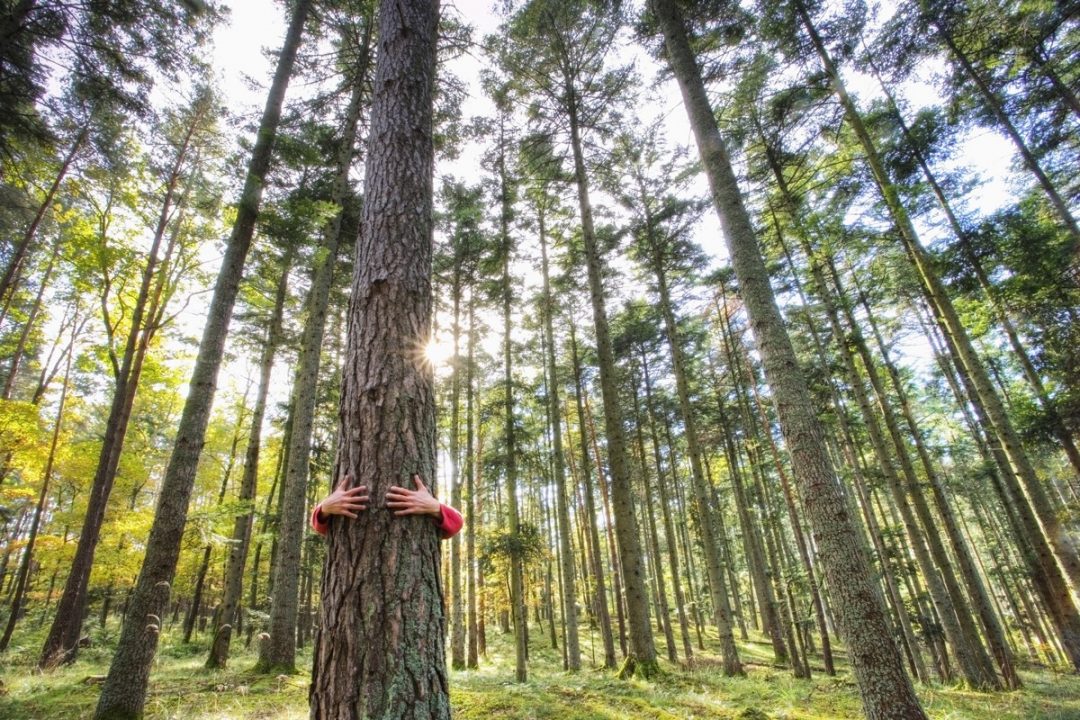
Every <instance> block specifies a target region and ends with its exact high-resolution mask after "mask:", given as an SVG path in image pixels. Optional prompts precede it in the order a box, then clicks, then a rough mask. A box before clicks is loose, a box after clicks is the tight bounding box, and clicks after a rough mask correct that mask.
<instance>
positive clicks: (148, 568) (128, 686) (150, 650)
mask: <svg viewBox="0 0 1080 720" xmlns="http://www.w3.org/2000/svg"><path fill="white" fill-rule="evenodd" d="M311 6H312V0H299V2H297V4H296V6H295V7H294V8H293V14H292V19H291V21H290V23H289V29H288V32H287V34H286V39H285V43H284V45H283V46H282V50H281V54H280V56H279V57H278V65H277V69H276V71H275V73H274V80H273V83H272V84H271V87H270V93H269V96H268V97H267V101H266V108H265V109H264V111H263V117H262V120H261V122H260V124H259V132H258V136H257V138H256V141H255V147H254V148H253V150H252V157H251V161H250V163H249V165H248V169H247V177H246V179H245V183H244V190H243V193H242V195H241V198H240V204H239V210H238V213H237V217H236V221H235V223H234V224H233V230H232V235H231V236H230V238H229V242H228V243H227V245H226V249H225V256H224V257H223V258H222V264H221V271H220V272H219V274H218V279H217V282H216V284H215V286H214V294H213V298H212V299H211V301H210V309H209V312H208V317H207V323H206V327H205V329H204V330H203V338H202V341H201V342H200V344H199V353H198V356H197V357H196V360H195V368H194V370H193V372H192V376H191V386H190V391H189V392H188V396H187V401H186V402H185V403H184V411H183V414H182V415H181V418H180V423H179V427H178V429H177V436H176V444H175V446H174V447H173V452H172V455H171V457H170V458H169V464H168V467H167V468H166V470H165V477H164V479H163V481H162V486H161V494H160V499H159V501H158V505H157V508H156V510H155V512H154V524H153V526H152V527H151V530H150V537H149V540H148V542H147V548H146V555H145V559H144V560H143V566H142V570H141V571H140V573H139V579H138V581H137V583H136V586H135V590H134V592H133V593H132V596H131V602H130V604H129V606H128V612H127V619H126V621H125V623H124V629H123V631H122V633H121V636H120V642H119V644H118V646H117V650H116V654H115V655H114V656H113V661H112V665H111V666H110V668H109V674H108V677H107V678H106V680H105V684H104V686H103V687H102V691H101V698H100V700H99V701H98V707H97V710H96V712H95V720H120V719H121V718H138V717H140V716H141V715H142V711H143V705H144V703H145V700H146V685H147V682H148V680H149V676H150V665H151V663H152V662H153V659H154V654H155V652H156V651H157V640H158V633H157V632H156V631H150V630H149V629H148V628H149V627H155V623H153V622H150V620H151V617H150V616H156V617H158V618H160V615H158V613H159V612H160V611H161V610H160V608H161V607H162V606H164V605H165V603H167V600H168V596H169V592H170V589H171V585H172V581H173V577H174V576H175V574H176V562H177V559H178V558H179V554H180V544H181V540H182V539H183V534H184V526H185V525H186V524H187V511H188V503H189V500H190V498H191V492H192V489H193V487H194V483H195V472H196V469H197V467H198V463H199V457H200V455H201V454H202V447H203V443H204V440H205V437H206V427H207V423H208V422H209V419H210V408H211V405H212V403H213V398H214V392H215V390H216V385H217V375H218V369H219V368H220V367H221V360H222V357H223V355H224V349H225V338H226V335H227V334H228V327H229V321H230V319H231V317H232V308H233V305H234V303H235V301H236V295H237V292H238V291H239V288H240V279H241V277H242V275H243V270H244V261H245V259H246V258H247V253H248V249H249V248H250V247H251V239H252V236H253V234H254V230H255V220H256V218H257V217H258V213H259V204H260V201H261V199H262V188H263V179H264V178H265V177H266V172H267V170H268V169H269V166H270V156H271V151H272V149H273V144H274V137H275V135H276V133H277V127H278V122H279V120H280V117H281V107H282V103H283V101H284V99H285V89H286V87H287V86H288V81H289V78H290V77H291V76H292V67H293V61H294V60H295V58H296V50H297V48H298V47H299V45H300V37H301V35H302V33H303V28H304V22H305V20H306V19H307V15H308V12H309V11H310V10H311ZM144 620H145V621H144ZM156 626H157V627H160V620H159V622H158V623H157V625H156Z"/></svg>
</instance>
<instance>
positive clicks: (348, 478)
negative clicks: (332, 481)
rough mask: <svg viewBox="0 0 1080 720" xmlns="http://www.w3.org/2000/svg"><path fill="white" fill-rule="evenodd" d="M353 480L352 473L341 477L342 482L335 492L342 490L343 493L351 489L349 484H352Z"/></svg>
mask: <svg viewBox="0 0 1080 720" xmlns="http://www.w3.org/2000/svg"><path fill="white" fill-rule="evenodd" d="M352 479H353V477H352V473H345V474H344V475H343V476H342V477H341V481H340V482H338V484H337V487H336V488H334V489H335V490H342V491H344V490H346V489H347V488H348V487H349V483H351V482H352Z"/></svg>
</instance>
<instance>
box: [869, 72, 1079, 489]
mask: <svg viewBox="0 0 1080 720" xmlns="http://www.w3.org/2000/svg"><path fill="white" fill-rule="evenodd" d="M871 68H872V69H873V64H872V63H871ZM874 75H875V77H877V80H878V84H879V85H880V86H881V89H882V92H884V93H885V96H886V98H888V100H889V106H890V108H891V110H892V114H893V116H894V117H895V118H896V120H897V122H898V123H899V125H900V130H901V132H902V133H903V135H904V139H905V140H907V143H908V147H909V149H910V150H911V152H912V155H913V156H914V158H915V161H916V163H918V165H919V168H920V169H921V170H922V173H923V177H925V178H926V182H927V184H928V185H929V186H930V189H931V190H932V191H933V193H934V198H935V199H936V200H937V201H938V205H940V206H941V210H942V212H943V213H944V214H945V218H946V220H948V222H949V227H950V228H951V229H952V232H953V235H954V236H955V237H956V242H957V244H958V245H959V246H960V250H961V251H962V252H963V253H964V257H965V258H967V261H968V262H969V263H970V264H971V271H972V273H974V275H975V279H976V281H977V282H978V284H979V289H980V290H982V293H983V295H984V296H986V299H987V301H988V302H989V303H990V307H991V308H992V309H993V312H994V315H996V316H997V320H998V323H1000V325H1001V329H1002V330H1003V331H1004V332H1005V337H1006V338H1008V340H1009V345H1010V346H1011V347H1012V349H1013V354H1015V355H1016V360H1017V362H1018V363H1019V364H1020V369H1021V370H1022V371H1023V373H1024V378H1025V379H1027V381H1028V384H1029V385H1031V389H1032V391H1033V392H1034V393H1035V397H1036V399H1037V400H1038V401H1039V405H1041V406H1042V408H1043V411H1044V412H1045V413H1046V419H1047V420H1048V421H1049V423H1050V429H1051V431H1052V432H1053V433H1054V437H1055V438H1057V441H1058V442H1059V443H1061V446H1062V448H1063V449H1064V450H1065V455H1066V456H1067V457H1068V458H1069V462H1070V463H1071V464H1072V466H1073V470H1074V471H1075V472H1076V473H1077V475H1080V450H1078V449H1077V447H1076V443H1075V441H1074V440H1073V437H1072V434H1071V433H1070V432H1069V429H1068V428H1067V427H1066V426H1065V423H1064V421H1063V420H1062V418H1061V415H1060V414H1059V413H1058V411H1057V408H1056V407H1055V405H1054V402H1053V400H1052V399H1051V398H1050V395H1049V393H1047V391H1046V387H1045V385H1044V384H1043V381H1042V377H1040V375H1039V372H1038V370H1036V369H1035V364H1034V363H1033V362H1032V361H1031V356H1030V355H1029V354H1028V352H1027V349H1026V348H1025V347H1024V345H1023V343H1022V342H1021V341H1020V336H1019V334H1018V333H1017V331H1016V327H1015V326H1014V324H1013V322H1012V319H1011V318H1010V317H1009V313H1008V310H1007V309H1006V308H1005V307H1004V305H1002V303H1001V299H1000V298H999V297H998V294H997V290H996V289H995V288H994V286H993V284H992V283H991V282H990V278H989V277H988V276H987V274H986V270H985V269H984V268H983V265H982V261H981V260H980V259H979V256H978V254H977V253H976V252H975V248H974V247H972V242H971V237H970V235H969V233H968V232H967V231H966V230H965V229H964V227H963V226H962V225H961V224H960V220H959V218H958V217H957V216H956V213H955V212H954V211H953V208H952V204H951V203H950V202H949V199H948V197H947V196H946V195H945V190H944V188H942V187H941V183H939V182H938V180H937V176H936V175H935V174H934V172H933V170H931V168H930V164H929V163H928V162H927V160H926V158H925V157H924V155H923V153H922V151H921V150H920V148H919V143H918V141H917V140H916V139H915V138H914V136H913V135H912V133H911V129H910V128H909V127H908V124H907V122H906V121H905V120H904V117H903V115H902V114H901V113H900V108H899V106H898V105H897V103H896V99H895V98H894V97H893V95H892V93H891V92H890V91H889V88H888V85H886V83H885V82H884V81H882V80H881V77H880V76H879V75H878V74H877V70H876V69H874ZM1074 482H1075V478H1074Z"/></svg>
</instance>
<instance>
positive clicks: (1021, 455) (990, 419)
mask: <svg viewBox="0 0 1080 720" xmlns="http://www.w3.org/2000/svg"><path fill="white" fill-rule="evenodd" d="M796 8H797V9H798V12H799V15H800V17H801V18H802V22H803V25H804V26H805V28H806V31H807V33H808V34H809V36H810V39H811V41H812V42H813V44H814V47H815V48H816V49H817V52H818V55H819V56H820V58H821V61H822V65H823V67H824V68H825V71H826V73H827V74H828V75H829V77H830V79H831V80H832V83H833V89H834V91H835V92H836V95H837V97H838V98H839V100H840V102H841V104H842V105H843V108H844V115H845V119H846V120H847V122H848V124H849V125H850V127H851V129H852V131H853V132H854V133H855V135H856V137H857V138H858V140H859V143H860V145H861V146H862V148H863V151H864V154H865V156H866V160H867V163H868V164H869V166H870V170H871V173H872V174H873V177H874V181H875V183H876V184H877V186H878V189H879V191H880V192H881V195H882V198H883V199H884V201H885V204H886V206H887V207H888V209H889V212H890V214H891V215H892V218H893V221H894V222H895V223H896V226H897V229H898V230H899V233H898V234H899V236H900V239H901V241H902V244H903V246H904V249H905V251H906V253H907V255H908V258H909V259H910V260H911V262H912V264H913V265H914V267H915V269H916V272H917V274H918V276H919V280H920V283H921V285H922V288H923V293H924V295H925V297H926V299H927V302H928V303H929V305H930V307H931V308H932V309H933V312H934V316H935V317H934V319H935V322H936V323H937V324H938V325H939V326H940V327H941V328H942V330H943V331H944V333H945V335H946V337H947V338H948V339H949V341H950V348H951V349H952V351H953V352H955V354H956V357H957V360H958V361H959V363H960V365H961V366H962V367H963V370H964V373H965V374H966V376H967V378H968V379H969V380H970V382H971V384H972V387H973V389H974V392H973V393H972V396H971V397H972V400H973V402H977V403H978V404H979V405H980V406H981V407H982V412H984V413H985V415H986V421H987V427H989V428H991V429H992V430H993V432H994V434H995V435H996V436H997V438H998V440H999V442H1000V445H1001V448H1002V451H1003V453H1004V455H1005V457H1006V458H1008V464H1009V465H1010V466H1011V468H1012V469H1011V471H1009V472H1005V473H1003V475H1004V477H1003V479H1004V480H1005V481H1006V483H1008V484H1009V485H1010V486H1011V487H1010V492H1011V493H1012V494H1014V495H1016V496H1017V497H1018V498H1022V497H1025V496H1026V498H1027V502H1028V503H1030V505H1031V508H1032V510H1033V511H1034V515H1035V517H1036V518H1037V520H1038V523H1039V526H1040V528H1041V529H1042V533H1043V534H1044V535H1045V538H1046V541H1047V543H1048V544H1049V548H1051V549H1052V551H1053V557H1050V558H1046V557H1043V558H1041V559H1040V562H1042V564H1044V565H1046V566H1047V569H1048V573H1049V576H1050V580H1051V582H1052V583H1053V587H1054V588H1055V590H1054V592H1055V595H1056V596H1057V600H1056V603H1057V604H1058V605H1059V606H1060V607H1061V608H1063V611H1065V612H1068V613H1069V614H1071V615H1076V607H1075V603H1074V601H1073V598H1072V596H1071V593H1070V592H1069V588H1068V585H1067V584H1066V583H1065V581H1064V578H1062V580H1061V581H1060V582H1058V581H1057V580H1056V579H1055V578H1054V577H1053V576H1054V575H1055V574H1059V575H1060V573H1064V575H1065V577H1066V578H1068V581H1069V582H1070V583H1071V584H1072V586H1073V589H1077V588H1080V555H1078V553H1077V549H1076V546H1075V544H1074V542H1073V541H1072V540H1071V538H1069V536H1068V533H1067V532H1066V531H1065V529H1064V527H1062V524H1061V520H1060V518H1059V517H1058V515H1057V514H1056V513H1055V512H1054V508H1053V507H1052V505H1051V503H1050V500H1049V497H1048V496H1047V494H1046V490H1045V488H1044V487H1043V485H1042V482H1041V481H1040V480H1039V478H1038V476H1037V475H1036V473H1035V468H1034V467H1033V466H1032V464H1031V461H1030V459H1029V458H1028V456H1027V453H1026V452H1025V450H1024V448H1023V445H1022V444H1021V442H1020V436H1019V434H1018V433H1017V432H1016V429H1015V428H1014V427H1013V424H1012V421H1011V420H1010V419H1009V417H1008V414H1007V413H1006V411H1005V407H1004V405H1003V404H1002V402H1001V398H1000V397H998V395H997V392H996V391H995V390H994V386H993V383H992V382H991V380H990V377H989V374H988V373H987V370H986V366H985V365H984V364H983V362H982V360H981V359H980V358H979V356H978V355H977V354H976V352H975V348H974V347H973V345H972V343H971V338H970V337H969V335H968V333H967V330H966V329H965V328H964V326H963V324H962V323H961V322H960V317H959V315H958V314H957V312H956V308H955V307H954V306H953V303H952V300H951V298H950V297H949V294H948V291H947V290H946V289H945V287H944V285H943V284H942V282H941V279H940V277H938V274H937V271H936V270H935V268H934V267H933V263H932V261H931V258H930V256H929V254H928V253H927V252H926V249H925V248H924V247H923V246H922V244H921V242H920V240H919V237H918V234H917V233H916V231H915V227H914V225H913V224H912V222H911V218H910V216H909V215H908V214H907V211H906V210H905V209H904V206H903V204H902V203H901V202H900V196H899V193H898V191H897V189H896V187H895V185H893V183H892V181H891V180H890V179H889V176H888V174H887V173H886V171H885V166H884V164H883V163H882V160H881V157H880V156H879V154H878V152H877V148H876V146H875V144H874V142H873V140H872V138H871V137H870V134H869V132H868V131H867V129H866V126H865V124H864V123H863V121H862V117H861V116H860V115H859V112H858V109H857V108H856V107H855V104H854V102H853V101H852V99H851V97H850V96H849V95H848V93H847V90H846V88H845V87H844V84H843V82H842V81H841V78H840V75H839V72H838V70H837V68H836V65H835V64H834V63H833V62H832V59H831V58H830V57H829V54H828V52H827V51H826V49H825V45H824V43H823V42H822V40H821V38H820V36H819V35H818V33H817V30H816V29H815V27H814V25H813V23H812V22H811V20H810V16H809V13H808V12H807V11H806V8H805V7H804V6H803V4H802V3H801V2H799V1H798V0H796ZM1017 479H1019V481H1020V482H1019V483H1017ZM1021 485H1022V487H1023V489H1022V490H1021ZM1055 560H1056V563H1059V564H1060V573H1056V572H1055V571H1054V570H1051V569H1050V566H1051V565H1053V561H1055ZM1068 606H1072V610H1071V611H1069V610H1068V609H1067V607H1068Z"/></svg>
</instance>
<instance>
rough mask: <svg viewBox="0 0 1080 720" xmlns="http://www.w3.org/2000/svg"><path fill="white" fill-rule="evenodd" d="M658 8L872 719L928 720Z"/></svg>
mask: <svg viewBox="0 0 1080 720" xmlns="http://www.w3.org/2000/svg"><path fill="white" fill-rule="evenodd" d="M651 8H652V10H653V12H654V14H655V15H656V18H657V20H658V21H659V23H660V26H661V28H662V31H663V34H664V39H665V43H666V46H667V49H668V60H669V63H670V65H671V67H672V70H673V71H674V73H675V76H676V78H677V79H678V81H679V86H680V89H681V90H682V93H683V103H684V105H685V106H686V109H687V113H688V114H689V116H690V122H691V126H692V127H693V129H694V135H695V138H696V139H697V143H698V149H699V152H700V154H701V160H702V163H703V165H704V167H705V171H706V174H707V176H708V178H709V184H710V187H711V189H712V195H713V202H714V203H715V205H716V209H717V213H718V214H719V216H720V221H721V224H722V226H723V228H724V236H725V238H726V239H727V241H728V247H729V250H730V252H731V257H732V263H733V265H734V267H735V273H736V276H737V277H738V278H739V282H740V285H741V290H742V292H741V294H742V297H743V300H744V301H745V303H746V307H747V312H748V313H749V316H750V322H751V325H752V327H753V330H754V336H755V339H756V341H757V345H758V349H759V351H760V352H761V355H762V360H763V362H764V365H765V375H766V379H767V380H768V383H769V385H770V387H771V388H772V393H773V397H774V398H776V405H777V410H778V412H779V418H780V426H781V429H782V431H783V433H784V437H785V439H786V441H787V445H788V450H789V452H790V453H791V455H792V467H794V468H795V469H796V482H797V484H798V487H799V491H800V495H801V496H802V501H803V504H804V507H805V510H806V516H807V518H808V519H809V521H810V525H811V527H812V529H813V532H814V535H815V538H816V539H817V541H818V545H819V548H820V550H821V556H822V564H823V565H824V568H825V573H826V577H827V578H828V586H829V590H830V591H831V593H832V595H833V600H834V605H833V607H834V608H835V609H836V611H837V614H838V619H839V623H840V628H841V633H842V635H843V637H844V640H845V641H846V642H847V645H848V652H849V656H850V658H851V663H852V666H853V669H854V672H855V677H856V679H857V681H858V683H859V690H860V694H861V696H862V700H863V709H864V712H865V713H866V715H867V717H868V718H870V720H879V719H884V718H904V719H905V720H913V719H915V718H919V719H923V718H925V717H926V715H925V713H924V712H923V711H922V708H921V707H920V705H919V700H918V698H917V697H916V696H915V691H914V688H913V687H912V685H911V680H910V678H909V677H908V675H907V673H906V672H905V670H904V666H903V661H902V660H901V658H900V656H899V654H898V653H897V652H896V650H895V646H894V645H893V643H892V642H891V637H890V631H889V626H888V622H887V620H886V617H885V609H884V607H883V606H882V603H881V599H880V597H879V596H878V594H877V590H876V588H875V586H874V583H873V581H872V574H871V570H870V566H869V563H868V562H867V560H866V557H865V556H864V555H863V552H862V548H861V547H860V544H859V540H858V535H857V533H856V531H855V528H854V521H853V518H852V517H851V516H850V515H849V513H848V504H847V501H846V500H845V498H844V495H843V491H842V489H841V487H840V483H839V481H838V479H837V477H836V475H835V473H834V472H833V469H832V466H831V462H830V460H829V457H828V455H827V454H826V452H825V442H824V433H823V430H822V428H821V425H820V422H819V421H818V419H817V417H816V415H815V414H814V408H813V404H812V401H811V398H810V395H809V392H808V391H807V388H806V384H805V381H804V380H803V378H802V373H801V371H800V369H799V365H798V362H797V360H796V357H795V351H794V349H793V347H792V345H791V340H790V338H789V337H788V335H787V331H786V330H785V328H784V324H783V319H782V318H781V316H780V311H779V309H778V308H777V306H776V300H775V297H774V296H773V292H772V288H771V287H770V286H769V280H768V277H769V276H768V272H767V270H766V269H765V263H764V261H763V260H762V257H761V252H760V249H759V248H758V246H757V241H756V239H755V237H754V230H753V226H752V224H751V222H750V218H749V215H748V214H747V212H746V208H745V206H744V205H743V202H742V197H741V196H740V194H739V189H738V182H737V180H736V179H735V173H734V171H733V170H732V167H731V161H730V159H729V157H728V154H727V150H726V148H725V147H724V142H723V140H722V138H721V137H720V131H719V129H718V127H717V125H716V118H715V116H714V115H713V111H712V108H711V106H710V105H709V100H708V96H707V95H706V92H705V87H704V83H703V82H702V79H701V73H700V70H699V69H698V67H697V65H696V62H695V60H694V56H693V52H692V51H691V49H690V44H689V41H688V38H687V36H686V30H685V27H684V26H683V22H682V18H681V17H680V15H679V13H678V9H677V7H676V5H675V3H674V2H673V1H672V0H652V3H651Z"/></svg>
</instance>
